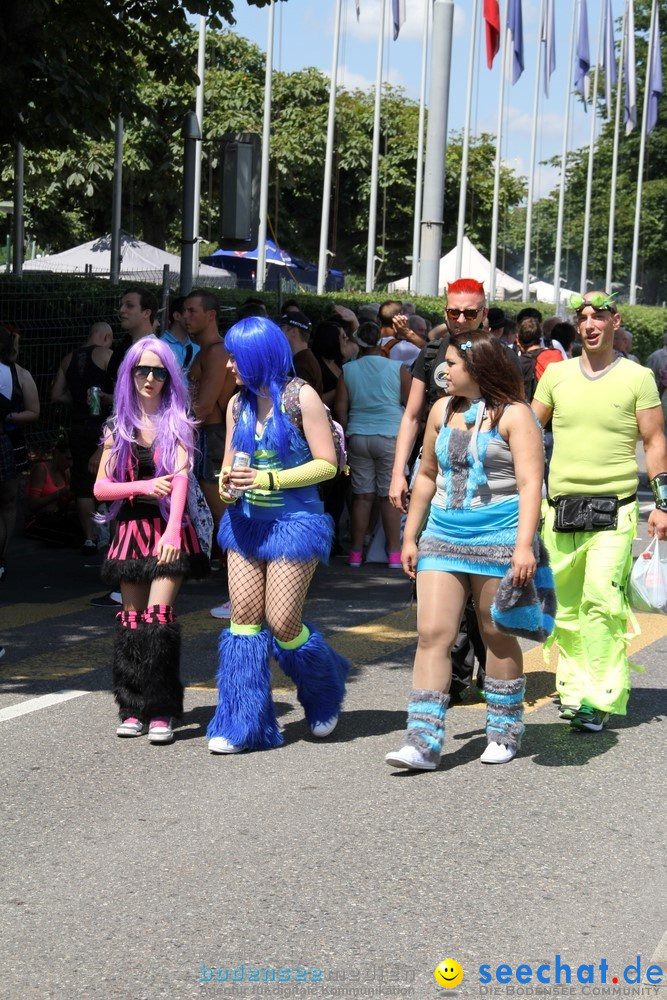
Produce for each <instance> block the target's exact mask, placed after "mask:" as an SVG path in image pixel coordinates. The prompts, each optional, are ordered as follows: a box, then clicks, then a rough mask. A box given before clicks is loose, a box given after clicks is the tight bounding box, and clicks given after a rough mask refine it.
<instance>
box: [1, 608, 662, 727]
mask: <svg viewBox="0 0 667 1000" xmlns="http://www.w3.org/2000/svg"><path fill="white" fill-rule="evenodd" d="M88 602H89V597H88V596H86V597H85V598H75V599H72V600H69V601H61V602H59V603H57V604H53V605H43V604H25V605H20V604H16V605H12V606H11V607H10V608H8V610H9V611H10V612H11V620H12V627H19V626H21V625H29V624H36V623H38V622H39V621H46V620H49V619H52V618H60V617H64V616H66V615H70V614H73V613H76V612H78V611H82V610H83V609H84V608H87V607H88V606H89V605H88ZM109 610H110V611H111V612H113V609H109ZM306 617H308V616H307V615H306ZM638 618H639V621H640V624H641V629H642V634H641V635H640V636H637V637H636V638H635V639H633V641H632V642H631V644H630V647H629V650H630V654H631V655H633V654H635V653H637V652H639V650H641V649H644V648H645V647H646V646H650V645H651V644H652V643H654V642H657V641H658V640H659V639H663V638H665V636H666V635H667V620H666V619H665V618H664V617H662V616H661V615H646V614H640V615H638ZM416 620H417V619H416V608H415V607H414V606H411V607H404V608H400V609H399V610H398V611H392V612H390V613H389V614H386V615H381V616H380V617H378V618H374V619H372V620H371V621H368V622H364V623H363V624H360V625H351V626H350V627H349V628H344V629H339V630H337V631H335V632H333V633H331V634H330V635H329V640H330V642H331V644H332V646H333V647H334V648H335V649H336V650H337V651H338V652H339V653H341V654H342V655H343V656H346V657H347V658H348V659H350V660H351V661H352V662H353V663H354V664H355V666H362V665H363V664H365V663H370V662H373V661H376V660H380V659H382V658H383V657H384V658H387V659H389V658H390V657H392V656H395V655H396V654H397V653H401V652H403V651H404V650H406V649H407V648H409V647H411V646H414V644H415V642H416V640H417V631H416ZM179 621H180V622H181V624H182V625H183V627H184V635H185V636H186V637H189V636H192V635H205V634H210V635H211V637H212V638H215V640H217V635H218V633H219V631H220V629H221V628H224V627H226V622H224V621H223V622H220V621H217V620H216V619H213V618H211V617H210V615H209V614H208V612H207V611H205V610H198V611H191V612H188V613H187V614H184V615H181V616H179ZM111 648H112V637H111V636H110V635H107V636H103V637H102V638H98V639H92V640H91V639H87V637H85V636H80V635H76V636H74V637H72V638H71V639H70V640H69V642H66V643H65V644H64V645H63V646H61V647H60V648H59V649H58V650H56V651H50V652H45V653H38V654H36V655H35V656H28V657H25V658H23V659H22V660H19V661H18V662H17V661H15V662H14V663H11V664H10V662H7V661H5V662H4V664H3V665H2V667H0V676H3V677H4V678H5V679H7V680H10V679H11V680H30V679H32V680H61V679H64V678H67V677H76V676H81V675H82V674H87V673H92V672H93V671H94V670H96V669H98V668H99V667H100V665H104V664H105V663H108V662H109V660H110V658H111ZM556 655H557V654H556V651H555V650H552V654H551V660H550V663H549V665H547V664H545V663H544V659H543V654H542V647H541V646H535V647H534V648H532V649H530V650H529V651H528V652H526V653H524V671H525V673H526V674H527V675H528V677H527V691H526V708H527V710H528V711H534V710H535V709H537V708H539V707H541V706H542V705H544V704H546V703H548V702H549V701H551V699H552V698H553V697H554V694H555V685H554V675H555V665H556ZM3 667H4V669H3ZM191 686H192V687H194V688H200V689H202V688H203V689H215V688H216V687H217V684H216V680H215V677H211V678H208V679H207V680H204V681H200V682H197V683H195V684H193V685H191ZM271 686H272V688H273V690H274V691H281V690H284V691H290V690H294V685H293V684H292V683H291V681H290V680H288V678H286V677H285V676H284V674H283V673H282V671H280V670H279V669H278V668H277V667H276V666H275V664H273V663H272V665H271ZM481 705H482V701H481V699H480V698H478V696H477V695H476V693H475V692H473V691H468V692H467V693H466V698H465V701H464V703H463V706H462V707H467V708H479V707H481Z"/></svg>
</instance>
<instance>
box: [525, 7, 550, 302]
mask: <svg viewBox="0 0 667 1000" xmlns="http://www.w3.org/2000/svg"><path fill="white" fill-rule="evenodd" d="M544 13H545V7H544V0H540V16H539V19H538V25H537V71H536V73H535V94H534V95H533V127H532V132H531V137H530V172H529V174H528V205H527V208H526V239H525V245H524V251H523V301H524V302H529V301H530V243H531V239H532V235H533V198H534V196H535V158H536V153H537V113H538V111H539V107H540V77H541V75H542V73H541V71H542V29H543V26H544ZM545 51H546V46H545ZM545 72H546V67H545Z"/></svg>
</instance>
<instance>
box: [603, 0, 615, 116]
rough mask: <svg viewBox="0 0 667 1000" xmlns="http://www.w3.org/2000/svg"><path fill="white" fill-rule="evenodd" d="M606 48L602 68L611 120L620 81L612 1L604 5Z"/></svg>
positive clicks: (605, 96)
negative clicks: (613, 103)
mask: <svg viewBox="0 0 667 1000" xmlns="http://www.w3.org/2000/svg"><path fill="white" fill-rule="evenodd" d="M603 31H604V48H603V50H602V66H603V68H604V99H605V104H606V105H607V117H608V118H611V112H612V101H613V95H614V87H615V86H616V81H617V80H618V70H617V68H616V45H615V42H614V16H613V14H612V12H611V0H606V2H605V5H604V28H603Z"/></svg>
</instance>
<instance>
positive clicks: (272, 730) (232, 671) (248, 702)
mask: <svg viewBox="0 0 667 1000" xmlns="http://www.w3.org/2000/svg"><path fill="white" fill-rule="evenodd" d="M232 629H233V624H232V628H231V629H225V630H224V631H223V633H222V635H221V636H220V646H219V652H220V670H219V672H218V707H217V709H216V710H215V715H214V716H213V718H212V719H211V721H210V723H209V726H208V729H207V730H206V735H207V737H208V738H209V739H210V738H211V737H212V736H224V737H225V739H227V740H229V741H230V743H234V744H235V745H236V746H243V747H246V748H247V749H248V750H268V749H271V748H272V747H278V746H281V745H282V742H283V738H282V736H281V734H280V731H279V729H278V722H277V719H276V714H275V710H274V707H273V700H272V698H271V670H270V667H269V638H270V634H269V632H268V631H267V630H266V629H262V630H261V631H260V632H257V633H256V634H255V635H244V634H237V633H235V632H234V631H232Z"/></svg>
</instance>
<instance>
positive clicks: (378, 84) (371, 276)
mask: <svg viewBox="0 0 667 1000" xmlns="http://www.w3.org/2000/svg"><path fill="white" fill-rule="evenodd" d="M386 10H387V0H381V11H380V32H379V35H378V52H377V64H376V68H375V111H374V114H373V153H372V157H371V197H370V204H369V207H368V250H367V253H366V291H367V292H372V291H373V288H374V286H375V239H376V230H377V209H378V168H379V165H380V108H381V105H382V60H383V57H384V23H385V16H386Z"/></svg>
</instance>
